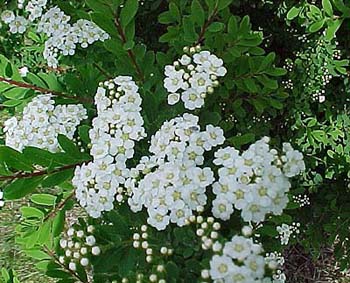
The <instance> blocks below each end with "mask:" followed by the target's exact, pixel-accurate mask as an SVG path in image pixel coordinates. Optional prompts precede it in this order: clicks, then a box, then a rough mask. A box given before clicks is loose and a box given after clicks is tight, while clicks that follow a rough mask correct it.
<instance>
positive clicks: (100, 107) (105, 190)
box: [73, 76, 145, 218]
mask: <svg viewBox="0 0 350 283" xmlns="http://www.w3.org/2000/svg"><path fill="white" fill-rule="evenodd" d="M95 104H96V106H97V111H98V113H97V117H96V118H94V120H93V122H92V124H93V128H92V129H91V130H90V139H91V144H92V147H91V152H90V154H91V155H92V156H93V158H94V160H93V162H90V163H89V164H85V165H82V166H80V167H77V168H76V170H75V176H74V178H73V185H74V186H75V187H76V197H77V199H78V201H79V203H80V205H81V206H82V207H85V208H86V211H87V212H88V214H89V215H90V216H91V217H94V218H98V217H100V216H101V213H102V212H103V211H110V210H112V209H113V207H114V205H113V202H114V199H115V196H116V193H117V190H118V188H119V187H120V186H123V184H124V183H125V180H126V179H127V178H128V177H129V174H130V172H129V171H130V170H129V169H128V168H127V166H126V161H127V160H128V159H131V158H133V156H134V146H135V142H136V141H139V140H141V139H143V138H144V137H145V130H144V128H143V118H142V116H141V114H140V111H141V107H140V106H141V97H140V95H139V93H138V87H137V85H136V84H135V82H134V81H133V80H132V79H131V78H130V77H123V76H120V77H117V78H115V79H114V80H110V81H106V82H104V83H101V84H100V87H99V88H98V90H97V93H96V96H95Z"/></svg>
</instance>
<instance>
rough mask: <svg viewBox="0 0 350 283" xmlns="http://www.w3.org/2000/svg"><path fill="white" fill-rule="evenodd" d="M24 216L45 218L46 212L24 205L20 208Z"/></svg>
mask: <svg viewBox="0 0 350 283" xmlns="http://www.w3.org/2000/svg"><path fill="white" fill-rule="evenodd" d="M20 211H21V214H22V217H24V218H39V219H42V218H44V216H45V214H44V212H42V211H41V210H40V209H37V208H35V207H30V206H22V207H21V208H20Z"/></svg>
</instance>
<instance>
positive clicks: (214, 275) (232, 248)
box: [209, 236, 268, 283]
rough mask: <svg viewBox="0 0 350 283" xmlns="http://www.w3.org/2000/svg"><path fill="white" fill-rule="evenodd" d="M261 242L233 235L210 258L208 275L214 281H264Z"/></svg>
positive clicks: (242, 282)
mask: <svg viewBox="0 0 350 283" xmlns="http://www.w3.org/2000/svg"><path fill="white" fill-rule="evenodd" d="M262 251H263V248H262V246H261V244H257V243H254V241H253V239H251V238H245V237H242V236H233V237H232V239H231V241H228V242H226V243H225V244H224V246H223V248H222V249H220V251H218V252H216V253H215V254H214V255H213V257H212V258H211V260H210V269H209V275H210V278H211V279H212V280H213V282H216V283H219V282H220V283H221V282H222V283H226V282H227V283H229V282H230V283H231V282H240V283H252V282H256V283H262V282H265V281H264V280H265V279H268V278H265V277H264V276H265V267H266V260H265V258H264V256H262V255H261V253H262Z"/></svg>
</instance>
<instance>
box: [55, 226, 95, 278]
mask: <svg viewBox="0 0 350 283" xmlns="http://www.w3.org/2000/svg"><path fill="white" fill-rule="evenodd" d="M94 229H95V228H94V226H91V225H90V226H88V227H86V229H83V228H82V227H80V226H79V229H77V228H76V227H75V226H74V224H73V225H72V226H71V227H70V228H69V229H68V230H67V231H66V232H65V233H64V235H63V237H62V238H61V240H60V247H61V248H62V249H63V251H64V255H61V256H60V257H59V261H60V263H61V264H64V265H65V266H67V267H68V268H69V269H70V270H72V271H76V270H77V265H78V264H80V265H81V266H83V267H85V268H86V267H88V266H89V265H90V257H91V255H94V256H98V255H99V254H100V253H101V250H100V248H99V247H98V246H97V245H96V239H95V237H94V236H93V232H94Z"/></svg>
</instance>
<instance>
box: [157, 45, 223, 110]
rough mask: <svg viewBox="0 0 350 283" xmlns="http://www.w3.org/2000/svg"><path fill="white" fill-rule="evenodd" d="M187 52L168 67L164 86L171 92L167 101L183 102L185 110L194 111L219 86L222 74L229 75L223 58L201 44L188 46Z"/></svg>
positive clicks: (166, 67)
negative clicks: (202, 47)
mask: <svg viewBox="0 0 350 283" xmlns="http://www.w3.org/2000/svg"><path fill="white" fill-rule="evenodd" d="M184 52H185V53H186V54H184V55H183V56H182V57H181V58H180V59H179V60H177V61H175V62H174V63H173V65H167V66H165V76H166V78H165V79H164V87H165V88H166V90H167V91H168V93H169V95H168V103H169V104H170V105H174V104H176V103H178V102H179V101H180V99H181V100H182V101H183V102H184V106H185V108H186V109H189V110H194V109H196V108H201V107H202V106H203V105H204V99H205V98H206V96H207V94H212V93H213V92H214V88H215V87H217V86H219V81H218V78H219V77H223V76H225V75H226V73H227V70H226V68H225V67H224V66H223V63H224V62H223V60H222V59H220V58H218V57H217V56H216V55H214V54H212V53H210V52H209V51H202V50H201V47H200V46H196V47H185V48H184Z"/></svg>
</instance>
